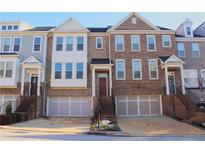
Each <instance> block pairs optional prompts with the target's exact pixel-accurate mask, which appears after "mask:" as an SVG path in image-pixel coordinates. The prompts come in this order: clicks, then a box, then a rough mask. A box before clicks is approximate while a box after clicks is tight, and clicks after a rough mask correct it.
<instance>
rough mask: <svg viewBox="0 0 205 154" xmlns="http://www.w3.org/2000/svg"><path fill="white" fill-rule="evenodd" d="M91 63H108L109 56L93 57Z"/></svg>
mask: <svg viewBox="0 0 205 154" xmlns="http://www.w3.org/2000/svg"><path fill="white" fill-rule="evenodd" d="M111 63H112V62H111ZM91 64H110V60H109V58H99V59H98V58H93V59H91Z"/></svg>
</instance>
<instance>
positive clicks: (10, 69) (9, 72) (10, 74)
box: [6, 62, 13, 78]
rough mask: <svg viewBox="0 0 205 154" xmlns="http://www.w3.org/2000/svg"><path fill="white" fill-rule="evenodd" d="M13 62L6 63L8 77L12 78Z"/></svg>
mask: <svg viewBox="0 0 205 154" xmlns="http://www.w3.org/2000/svg"><path fill="white" fill-rule="evenodd" d="M12 68H13V62H7V63H6V78H12Z"/></svg>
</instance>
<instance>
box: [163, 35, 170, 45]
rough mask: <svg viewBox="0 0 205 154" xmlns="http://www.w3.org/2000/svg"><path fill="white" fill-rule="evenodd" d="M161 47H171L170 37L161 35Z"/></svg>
mask: <svg viewBox="0 0 205 154" xmlns="http://www.w3.org/2000/svg"><path fill="white" fill-rule="evenodd" d="M162 43H163V47H165V48H167V47H171V37H170V35H162Z"/></svg>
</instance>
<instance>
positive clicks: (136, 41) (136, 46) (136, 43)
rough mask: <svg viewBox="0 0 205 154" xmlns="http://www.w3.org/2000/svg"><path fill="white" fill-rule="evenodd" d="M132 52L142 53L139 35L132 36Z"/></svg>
mask: <svg viewBox="0 0 205 154" xmlns="http://www.w3.org/2000/svg"><path fill="white" fill-rule="evenodd" d="M131 48H132V51H140V38H139V36H138V35H131Z"/></svg>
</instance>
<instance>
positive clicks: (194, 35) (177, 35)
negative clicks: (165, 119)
mask: <svg viewBox="0 0 205 154" xmlns="http://www.w3.org/2000/svg"><path fill="white" fill-rule="evenodd" d="M175 36H176V37H185V36H183V35H179V34H175ZM193 37H204V36H201V35H196V34H193ZM189 38H190V37H189Z"/></svg>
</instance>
